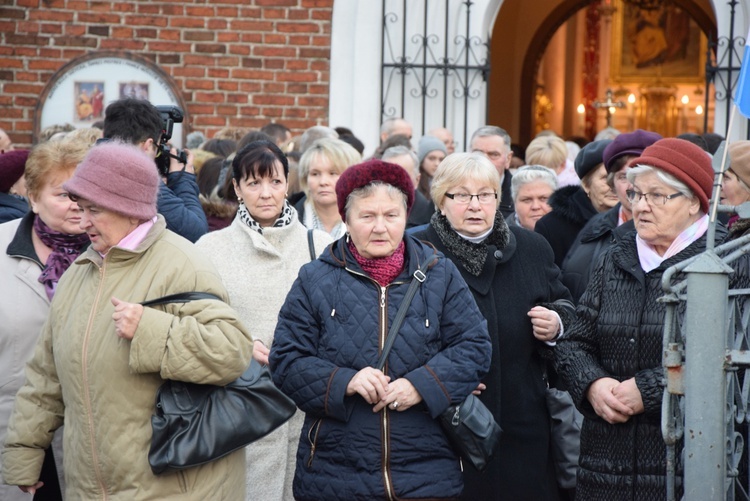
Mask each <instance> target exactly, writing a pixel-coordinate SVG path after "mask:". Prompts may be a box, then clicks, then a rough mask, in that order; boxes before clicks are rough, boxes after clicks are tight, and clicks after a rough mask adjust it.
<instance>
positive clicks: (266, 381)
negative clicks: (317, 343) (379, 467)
mask: <svg viewBox="0 0 750 501" xmlns="http://www.w3.org/2000/svg"><path fill="white" fill-rule="evenodd" d="M194 299H219V300H221V298H219V297H217V296H214V295H213V294H209V293H203V292H188V293H182V294H174V295H171V296H165V297H163V298H158V299H153V300H151V301H145V302H143V303H141V304H142V305H144V306H152V305H155V304H164V303H176V302H186V301H191V300H194ZM296 410H297V406H296V405H295V403H294V401H293V400H291V399H290V398H289V397H287V396H286V395H284V394H283V393H282V392H281V391H280V390H279V389H278V388H276V386H275V385H274V384H273V381H272V379H271V373H270V372H269V370H268V368H267V367H266V366H264V365H261V364H260V363H258V362H257V361H255V360H252V361H251V362H250V366H249V367H248V368H247V370H245V373H244V374H243V375H242V376H241V377H240V378H239V379H237V380H235V381H233V382H231V383H229V384H228V385H226V386H215V385H209V384H195V383H185V382H182V381H171V380H168V381H166V382H164V384H162V385H161V386H160V387H159V390H158V391H157V393H156V410H155V411H154V415H153V416H152V417H151V428H152V431H153V434H152V437H151V448H150V450H149V452H148V462H149V464H150V465H151V471H153V472H154V474H156V475H158V474H162V473H169V472H172V471H177V470H182V469H185V468H192V467H194V466H198V465H201V464H204V463H208V462H209V461H214V460H216V459H219V458H221V457H223V456H226V455H227V454H230V453H231V452H234V451H236V450H238V449H241V448H242V447H245V446H246V445H248V444H250V443H252V442H254V441H256V440H258V439H260V438H263V437H264V436H266V435H268V434H269V433H271V432H272V431H273V430H275V429H276V428H278V427H279V426H281V425H282V424H284V423H285V422H286V421H288V420H289V419H290V418H291V417H292V416H293V415H294V413H295V411H296Z"/></svg>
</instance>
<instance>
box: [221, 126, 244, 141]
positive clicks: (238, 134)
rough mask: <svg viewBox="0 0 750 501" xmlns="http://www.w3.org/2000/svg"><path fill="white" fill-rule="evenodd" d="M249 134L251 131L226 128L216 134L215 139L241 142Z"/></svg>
mask: <svg viewBox="0 0 750 501" xmlns="http://www.w3.org/2000/svg"><path fill="white" fill-rule="evenodd" d="M248 132H250V131H249V130H248V129H245V128H244V127H224V128H223V129H219V130H218V131H217V132H216V134H214V137H213V139H231V140H232V141H239V140H240V139H242V138H243V137H244V136H245V134H247V133H248Z"/></svg>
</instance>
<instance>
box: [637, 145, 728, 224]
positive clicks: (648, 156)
mask: <svg viewBox="0 0 750 501" xmlns="http://www.w3.org/2000/svg"><path fill="white" fill-rule="evenodd" d="M630 165H648V166H651V167H655V168H657V169H661V170H663V171H665V172H668V173H669V174H672V175H673V176H674V177H676V178H677V179H679V180H680V181H682V182H683V183H685V184H686V185H687V186H688V188H690V191H692V192H693V194H695V196H696V197H698V199H699V200H700V202H701V209H702V210H703V212H708V200H709V199H710V198H711V190H712V189H713V184H714V168H713V166H712V165H711V157H710V156H709V155H708V154H706V152H705V151H703V150H702V149H701V148H700V147H698V146H696V145H694V144H693V143H691V142H688V141H685V140H684V139H677V138H674V137H666V138H664V139H659V140H658V141H656V142H655V143H654V144H652V145H651V146H648V147H646V149H644V150H643V153H641V156H640V157H638V158H635V159H633V160H631V161H630Z"/></svg>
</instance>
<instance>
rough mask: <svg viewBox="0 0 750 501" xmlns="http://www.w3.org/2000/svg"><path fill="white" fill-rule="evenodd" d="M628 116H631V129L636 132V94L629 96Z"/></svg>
mask: <svg viewBox="0 0 750 501" xmlns="http://www.w3.org/2000/svg"><path fill="white" fill-rule="evenodd" d="M628 114H629V115H630V128H631V129H632V130H635V94H633V93H632V92H631V93H630V94H629V95H628Z"/></svg>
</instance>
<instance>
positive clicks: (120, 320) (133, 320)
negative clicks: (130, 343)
mask: <svg viewBox="0 0 750 501" xmlns="http://www.w3.org/2000/svg"><path fill="white" fill-rule="evenodd" d="M111 301H112V304H113V305H115V312H114V313H113V314H112V320H114V321H115V332H116V333H117V335H118V336H120V337H121V338H123V339H127V340H131V339H133V336H135V331H136V329H137V328H138V324H139V323H140V321H141V317H142V316H143V305H140V304H138V303H128V302H126V301H121V300H119V299H117V298H116V297H114V296H113V297H112V299H111Z"/></svg>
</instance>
